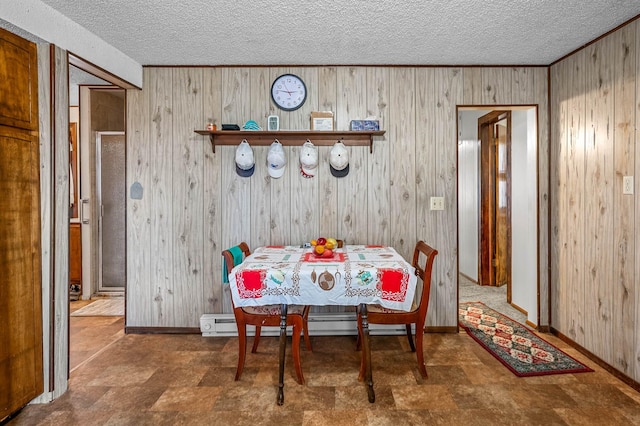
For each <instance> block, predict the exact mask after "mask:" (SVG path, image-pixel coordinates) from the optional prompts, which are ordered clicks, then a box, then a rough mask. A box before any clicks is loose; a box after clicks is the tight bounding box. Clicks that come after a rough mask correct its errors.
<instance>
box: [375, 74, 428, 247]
mask: <svg viewBox="0 0 640 426" xmlns="http://www.w3.org/2000/svg"><path fill="white" fill-rule="evenodd" d="M415 73H416V71H415V69H414V68H391V70H390V72H389V79H390V83H389V99H390V102H389V129H388V130H387V133H388V134H389V144H390V150H389V164H390V169H389V176H390V178H391V180H390V183H389V185H390V188H389V191H390V192H389V198H390V200H391V209H390V217H392V218H393V222H392V223H391V244H392V245H393V246H394V247H395V248H396V250H397V251H398V253H400V254H401V255H402V256H404V258H405V259H410V258H411V257H412V256H413V249H414V247H415V244H416V180H415V175H416V164H415V155H414V154H415V149H416V148H415V146H416V145H415V139H416V132H415V120H416V102H415ZM436 143H438V142H436Z"/></svg>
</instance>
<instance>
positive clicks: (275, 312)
mask: <svg viewBox="0 0 640 426" xmlns="http://www.w3.org/2000/svg"><path fill="white" fill-rule="evenodd" d="M236 247H237V248H238V249H239V250H240V251H242V257H243V260H244V258H246V257H247V256H249V255H250V254H251V251H250V250H249V246H248V245H247V243H245V242H244V241H243V242H241V243H240V244H238V245H237V246H236ZM234 248H235V247H232V248H229V249H227V250H223V251H222V257H223V258H224V262H225V264H226V267H227V272H231V270H232V269H233V268H234V267H235V266H236V260H237V258H236V260H234V255H233V253H232V252H233V251H235V252H237V251H238V250H234ZM231 305H232V306H233V314H234V315H235V318H236V326H237V328H238V340H239V346H238V368H237V369H236V378H235V379H236V380H239V379H240V376H241V375H242V370H244V362H245V359H246V355H247V325H253V326H255V328H256V332H255V336H254V338H253V346H252V348H251V352H252V353H255V352H256V351H257V350H258V343H260V332H261V329H262V327H280V313H281V307H280V305H265V306H255V307H254V306H251V307H237V306H235V304H234V303H233V297H232V298H231ZM308 317H309V306H299V305H289V306H288V307H287V326H293V333H292V355H293V365H294V368H295V370H296V375H297V377H298V382H299V383H300V384H304V376H303V375H302V367H301V364H300V334H301V333H303V334H304V341H305V344H306V348H307V350H308V351H311V341H310V340H309V331H308V326H307V322H308Z"/></svg>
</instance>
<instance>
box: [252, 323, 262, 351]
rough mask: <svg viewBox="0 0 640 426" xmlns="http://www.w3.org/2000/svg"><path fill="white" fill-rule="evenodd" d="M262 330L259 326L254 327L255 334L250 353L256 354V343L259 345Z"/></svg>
mask: <svg viewBox="0 0 640 426" xmlns="http://www.w3.org/2000/svg"><path fill="white" fill-rule="evenodd" d="M261 330H262V328H261V327H260V326H259V325H256V334H255V336H253V346H252V347H251V353H252V354H255V353H256V352H258V343H260V331H261Z"/></svg>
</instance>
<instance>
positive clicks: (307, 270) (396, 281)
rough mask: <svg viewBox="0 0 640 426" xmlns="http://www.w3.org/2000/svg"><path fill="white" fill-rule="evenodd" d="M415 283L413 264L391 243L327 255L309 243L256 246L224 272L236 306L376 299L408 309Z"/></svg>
mask: <svg viewBox="0 0 640 426" xmlns="http://www.w3.org/2000/svg"><path fill="white" fill-rule="evenodd" d="M416 282H417V277H416V275H415V270H414V268H413V266H411V264H410V263H408V262H407V261H406V260H405V259H404V258H403V257H402V256H400V255H399V254H398V253H397V252H396V251H395V250H394V249H393V248H392V247H383V246H364V245H350V246H345V247H344V248H342V249H336V250H334V255H333V257H331V258H323V257H316V256H315V255H314V254H313V253H312V251H311V249H310V248H300V247H296V246H267V247H260V248H258V249H257V250H256V251H255V252H254V253H252V254H251V255H250V256H249V257H247V258H246V259H245V260H244V262H242V263H241V264H239V265H238V266H236V267H235V268H233V270H232V271H231V273H230V274H229V283H230V286H231V294H232V297H233V302H234V304H235V305H236V306H262V305H271V304H283V303H285V304H295V305H319V306H324V305H341V306H357V305H359V304H361V303H366V304H372V303H377V304H380V305H382V306H384V307H386V308H391V309H398V310H403V311H409V310H410V308H411V304H412V302H413V297H414V294H415V289H416Z"/></svg>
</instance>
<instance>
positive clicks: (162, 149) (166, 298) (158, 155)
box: [139, 68, 175, 327]
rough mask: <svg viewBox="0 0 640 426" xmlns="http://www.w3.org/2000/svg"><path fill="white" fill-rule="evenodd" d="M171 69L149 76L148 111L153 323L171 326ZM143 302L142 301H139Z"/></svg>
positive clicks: (172, 321)
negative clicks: (151, 153) (149, 116)
mask: <svg viewBox="0 0 640 426" xmlns="http://www.w3.org/2000/svg"><path fill="white" fill-rule="evenodd" d="M172 75H173V71H172V70H171V69H170V68H158V69H155V70H154V72H152V73H151V75H150V76H149V77H150V78H149V88H150V90H151V92H150V94H149V110H150V111H149V112H150V113H151V122H150V123H149V124H150V126H151V129H150V141H149V142H150V146H149V150H150V152H153V155H152V156H151V158H150V160H151V161H150V168H151V176H152V178H151V187H150V188H149V195H150V203H151V283H150V285H152V286H153V293H152V298H151V300H149V301H147V302H146V303H151V304H152V306H153V308H152V312H153V320H152V322H151V324H149V325H152V326H164V327H169V326H172V325H173V324H174V323H175V321H174V318H173V312H174V311H173V298H172V296H171V295H172V294H173V281H172V279H173V272H172V265H173V212H172V210H173V200H172V180H173V175H172V167H171V166H172V163H173V149H172V139H171V136H172V132H173V130H172V128H173V98H172V85H173V78H172ZM139 303H145V301H142V300H141V301H139Z"/></svg>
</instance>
